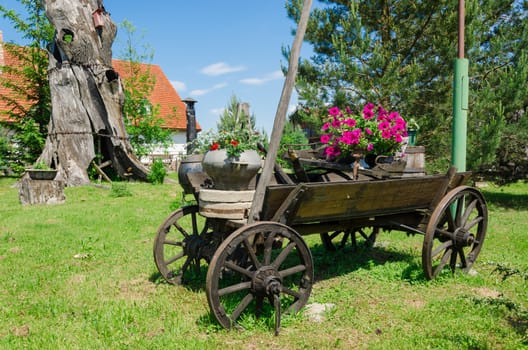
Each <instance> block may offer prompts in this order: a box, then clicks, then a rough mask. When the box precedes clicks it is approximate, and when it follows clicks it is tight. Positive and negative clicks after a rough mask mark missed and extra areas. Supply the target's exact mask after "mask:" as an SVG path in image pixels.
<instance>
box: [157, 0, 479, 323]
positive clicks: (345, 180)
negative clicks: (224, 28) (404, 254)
mask: <svg viewBox="0 0 528 350" xmlns="http://www.w3.org/2000/svg"><path fill="white" fill-rule="evenodd" d="M310 6H311V0H304V2H303V11H302V14H301V19H300V21H299V25H298V29H297V32H296V36H295V40H294V43H293V45H292V49H291V54H290V60H289V66H288V67H289V69H288V73H287V76H286V80H285V84H284V89H283V92H282V95H281V99H280V101H279V106H278V109H277V115H276V118H275V124H274V127H273V131H272V136H271V141H270V146H269V153H268V156H267V157H266V161H265V163H264V166H263V170H262V174H261V176H260V180H259V182H258V183H257V187H256V191H255V192H254V193H253V192H249V193H245V192H244V191H240V193H239V192H230V193H226V194H223V195H218V193H216V192H214V189H212V190H210V189H208V188H204V187H203V186H201V185H202V184H204V183H208V181H204V180H207V179H206V176H205V175H204V174H200V173H199V172H196V173H188V174H187V177H188V179H186V180H188V181H185V182H188V183H190V184H191V185H192V186H191V190H190V191H189V192H193V193H194V195H195V196H196V198H197V199H198V203H199V205H193V206H187V207H183V208H180V209H178V210H176V211H175V212H174V213H172V214H171V215H170V216H169V217H168V218H167V219H166V220H165V221H164V222H163V223H162V224H161V226H160V228H159V230H158V233H157V236H156V238H155V242H154V260H155V263H156V266H157V268H158V270H159V272H160V274H161V275H162V276H163V277H164V278H165V279H166V280H167V281H168V282H169V283H174V284H178V283H181V282H185V281H186V280H187V278H189V276H192V275H196V274H199V273H200V263H201V262H202V261H205V262H207V263H208V269H207V276H206V282H205V283H206V294H207V300H208V303H209V306H210V309H211V313H212V314H213V315H214V317H215V318H216V319H217V320H218V322H219V323H220V324H221V325H222V326H224V327H226V328H230V327H236V326H237V325H238V324H239V322H238V321H240V320H241V319H243V318H244V317H245V315H248V314H255V315H257V316H258V315H261V314H264V315H274V317H275V332H276V333H278V330H279V327H280V319H281V315H282V314H283V313H285V312H295V311H299V310H300V309H301V308H302V307H303V306H304V305H305V304H306V302H307V300H308V298H309V296H310V292H311V289H312V286H313V283H314V265H313V260H312V255H311V252H310V249H309V247H308V245H307V244H306V242H305V240H304V239H303V236H305V235H309V234H319V235H321V238H322V240H323V244H324V246H325V247H326V248H328V249H329V250H333V249H337V248H338V247H339V246H342V245H343V244H344V243H345V242H347V241H348V240H351V241H352V242H354V241H355V239H356V236H363V237H365V238H366V241H367V243H373V242H374V240H375V239H376V235H377V234H378V232H380V230H398V231H403V232H407V233H411V234H419V235H423V237H424V240H423V246H422V266H423V271H424V274H425V276H426V278H429V279H430V278H434V277H435V276H437V275H438V274H439V273H441V272H442V271H443V270H452V271H455V270H456V269H461V270H465V271H467V270H469V269H471V267H472V266H473V264H474V262H475V260H476V259H477V257H478V255H479V252H480V250H481V248H482V245H483V243H484V238H485V236H486V227H487V221H488V213H487V207H486V202H485V200H484V198H483V196H482V194H481V193H480V192H479V191H478V190H477V189H475V188H473V187H470V186H467V185H466V183H467V182H468V179H469V173H465V172H461V173H458V172H456V170H455V169H454V168H452V169H450V170H449V171H448V172H447V174H444V175H426V176H417V177H394V176H393V177H385V176H376V175H377V174H376V173H375V172H371V174H367V175H371V178H370V179H369V178H365V179H363V180H362V179H361V178H358V176H357V174H356V173H355V172H354V171H352V176H350V175H349V174H346V173H343V172H341V171H340V170H339V169H337V170H336V169H333V170H336V172H335V174H339V175H341V176H338V177H337V179H336V177H335V174H331V175H333V176H328V177H326V176H324V174H323V175H321V174H320V173H319V174H318V175H320V176H319V178H317V176H316V177H315V178H314V176H310V174H309V173H308V174H307V173H305V172H304V170H303V167H302V162H297V161H296V160H295V159H293V160H294V167H295V168H296V170H297V171H296V175H297V176H296V177H295V179H294V180H292V179H290V178H289V177H288V176H285V175H284V174H283V173H282V172H281V169H280V168H279V167H277V166H275V164H274V160H275V158H276V156H277V153H278V145H279V141H280V138H281V135H282V129H283V126H284V122H285V117H286V111H287V107H288V103H289V98H290V96H291V90H292V86H293V82H294V78H295V74H296V69H297V65H298V61H299V50H300V45H301V43H302V38H303V35H304V31H305V29H306V25H307V21H308V16H309V10H310ZM297 160H299V159H297ZM307 162H308V163H310V160H307ZM311 162H312V163H313V162H314V161H311ZM315 162H318V161H317V160H315ZM319 163H321V162H319ZM299 165H301V166H299ZM312 165H313V164H312ZM319 165H321V167H322V168H323V169H326V170H328V169H330V170H332V168H333V167H334V166H333V165H332V164H319ZM272 174H274V175H275V177H276V178H277V179H278V181H277V183H276V184H273V183H272V181H271V180H272V177H273V175H272ZM378 175H379V174H378ZM314 180H315V181H314ZM211 191H213V192H211ZM204 196H207V200H204ZM222 201H224V203H222ZM211 202H213V203H215V202H216V203H217V204H219V205H210V204H211ZM244 202H247V203H246V207H244V206H240V203H244ZM244 208H246V209H247V208H249V213H247V210H245V209H244ZM241 211H242V213H244V214H243V215H240V213H241ZM246 214H248V215H246Z"/></svg>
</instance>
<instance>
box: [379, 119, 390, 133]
mask: <svg viewBox="0 0 528 350" xmlns="http://www.w3.org/2000/svg"><path fill="white" fill-rule="evenodd" d="M389 128H390V123H389V122H387V121H385V122H381V123H379V125H378V129H380V130H382V131H383V130H387V129H389Z"/></svg>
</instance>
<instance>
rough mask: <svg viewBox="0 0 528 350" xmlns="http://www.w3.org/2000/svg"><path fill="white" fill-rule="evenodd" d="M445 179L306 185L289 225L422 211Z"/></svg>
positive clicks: (429, 178) (431, 178)
mask: <svg viewBox="0 0 528 350" xmlns="http://www.w3.org/2000/svg"><path fill="white" fill-rule="evenodd" d="M445 181H446V178H445V176H438V177H427V178H412V179H411V178H409V179H397V180H385V181H367V182H363V183H359V182H346V183H325V184H308V187H307V193H305V197H304V200H303V201H302V202H301V205H300V206H299V208H298V210H297V211H296V212H295V213H291V214H290V215H291V217H290V218H289V222H291V223H292V224H298V223H307V222H313V221H323V222H324V221H329V220H335V219H341V218H342V219H345V218H348V219H350V218H355V217H356V218H357V217H364V216H368V215H371V216H374V215H388V214H395V213H401V212H409V211H412V210H415V209H425V208H428V207H429V204H430V203H431V201H432V200H433V198H434V197H435V195H436V193H437V192H438V189H439V188H440V187H441V186H442V184H443V183H445Z"/></svg>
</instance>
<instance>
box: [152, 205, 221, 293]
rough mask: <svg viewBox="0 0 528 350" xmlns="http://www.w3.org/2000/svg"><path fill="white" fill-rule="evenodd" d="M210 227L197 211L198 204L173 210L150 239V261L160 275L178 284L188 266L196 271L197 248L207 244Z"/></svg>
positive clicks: (198, 253)
mask: <svg viewBox="0 0 528 350" xmlns="http://www.w3.org/2000/svg"><path fill="white" fill-rule="evenodd" d="M210 233H211V227H210V225H209V224H208V221H207V220H206V219H205V218H203V217H201V216H200V215H199V214H198V206H196V205H193V206H188V207H183V208H181V209H178V210H176V211H175V212H173V213H172V214H171V215H170V216H169V217H168V218H167V219H166V220H165V221H164V222H163V223H162V224H161V225H160V227H159V229H158V233H157V235H156V239H155V240H154V261H155V263H156V266H157V268H158V271H159V272H160V273H161V275H162V276H163V278H164V279H165V280H166V281H167V282H169V283H171V284H181V283H182V282H183V275H184V274H185V273H186V271H187V270H188V269H189V268H191V267H192V268H193V269H194V271H195V272H196V274H198V273H199V271H200V259H201V258H202V257H203V255H202V254H201V253H202V252H201V249H203V247H204V246H207V245H208V241H207V238H209V237H210Z"/></svg>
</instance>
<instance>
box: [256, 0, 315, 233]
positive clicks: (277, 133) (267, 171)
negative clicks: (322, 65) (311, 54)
mask: <svg viewBox="0 0 528 350" xmlns="http://www.w3.org/2000/svg"><path fill="white" fill-rule="evenodd" d="M311 7H312V0H304V2H303V8H302V13H301V18H300V20H299V24H298V26H297V33H295V38H294V40H293V45H292V49H291V52H290V60H289V63H288V73H287V74H286V80H285V81H284V86H283V88H282V94H281V98H280V100H279V106H278V107H277V112H276V114H275V121H274V123H273V130H272V131H271V140H270V145H269V149H268V155H267V157H266V161H265V162H264V168H263V169H262V174H261V176H260V180H259V183H258V185H257V189H256V191H255V196H254V197H253V203H252V205H251V210H250V212H249V217H248V224H250V223H253V222H255V221H258V220H259V219H260V212H261V210H262V205H263V203H264V194H265V192H266V187H267V186H268V184H269V183H270V180H271V176H272V175H273V174H272V173H273V168H274V165H275V158H277V154H278V152H279V144H280V140H281V138H282V131H283V129H284V124H285V122H286V112H287V111H288V104H289V103H290V97H291V94H292V90H293V85H294V84H295V76H296V74H297V67H298V66H299V56H300V51H301V45H302V42H303V39H304V33H305V32H306V27H307V26H308V18H309V17H310V8H311Z"/></svg>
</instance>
